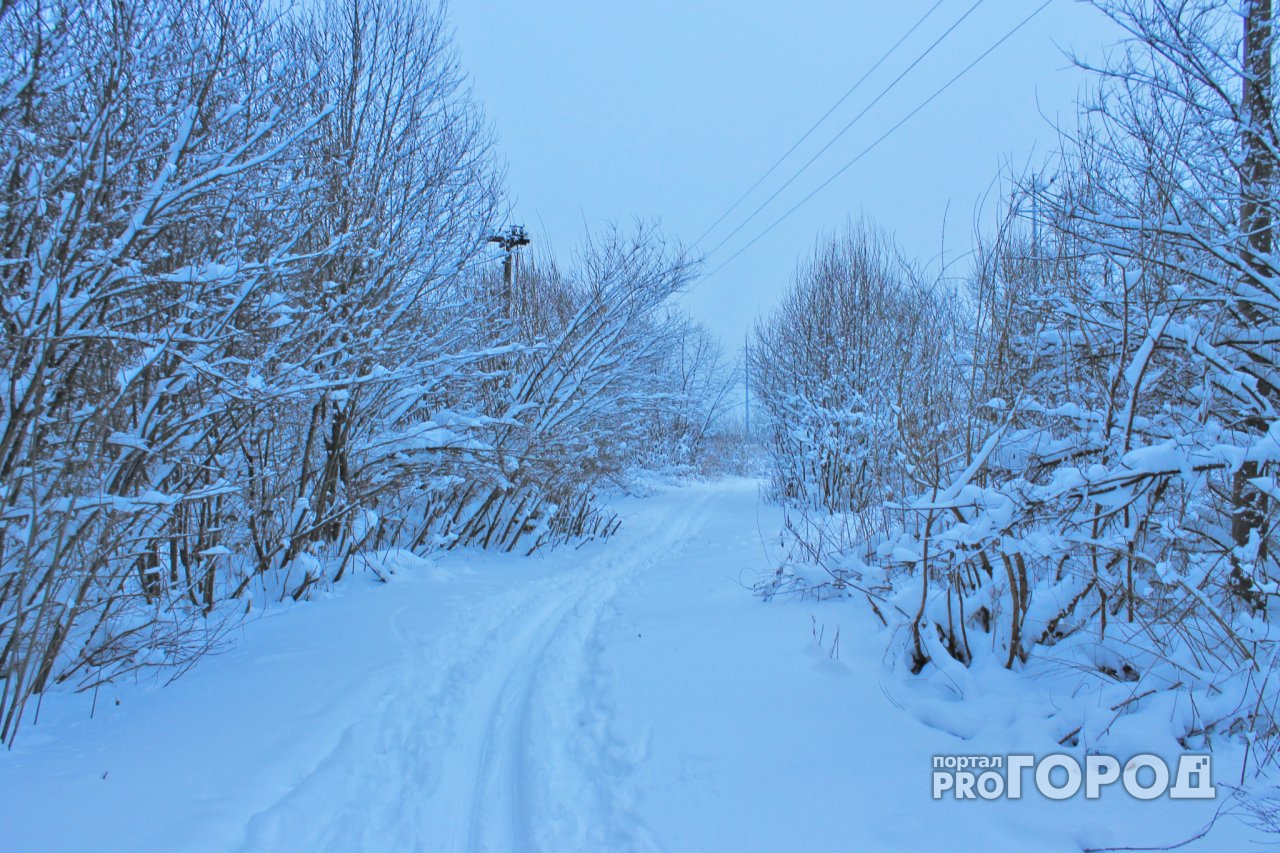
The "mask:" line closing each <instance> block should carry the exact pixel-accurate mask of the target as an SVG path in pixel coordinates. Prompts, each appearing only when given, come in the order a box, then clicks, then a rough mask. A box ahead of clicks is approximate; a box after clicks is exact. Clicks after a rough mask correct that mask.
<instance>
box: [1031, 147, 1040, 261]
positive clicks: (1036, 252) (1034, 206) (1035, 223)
mask: <svg viewBox="0 0 1280 853" xmlns="http://www.w3.org/2000/svg"><path fill="white" fill-rule="evenodd" d="M1031 271H1032V275H1033V276H1034V278H1035V280H1036V281H1039V280H1040V173H1039V172H1036V173H1035V174H1034V175H1032V176H1031Z"/></svg>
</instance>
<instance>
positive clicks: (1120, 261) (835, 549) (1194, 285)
mask: <svg viewBox="0 0 1280 853" xmlns="http://www.w3.org/2000/svg"><path fill="white" fill-rule="evenodd" d="M1096 5H1098V6H1099V7H1100V8H1102V10H1103V11H1104V12H1106V13H1107V14H1109V15H1111V16H1113V17H1114V18H1115V19H1116V20H1117V21H1118V22H1119V23H1120V24H1121V25H1122V26H1123V27H1124V28H1125V30H1126V31H1127V32H1128V33H1129V35H1130V38H1129V40H1128V42H1127V43H1126V44H1125V46H1124V49H1123V50H1121V51H1118V52H1117V53H1115V54H1114V55H1113V60H1112V62H1111V63H1110V64H1109V65H1107V66H1106V67H1105V68H1102V69H1098V73H1099V75H1100V77H1099V85H1098V88H1097V90H1096V91H1095V92H1094V93H1093V95H1092V98H1091V102H1090V104H1089V105H1088V108H1087V109H1086V110H1084V111H1082V115H1081V121H1080V126H1079V127H1078V128H1076V129H1074V130H1073V131H1072V132H1071V133H1070V134H1064V139H1063V143H1064V144H1063V148H1064V151H1065V153H1064V154H1063V155H1062V157H1061V160H1060V162H1058V163H1056V164H1054V169H1053V171H1055V172H1056V179H1055V180H1054V181H1053V183H1052V186H1051V187H1047V186H1046V184H1047V181H1045V180H1043V179H1039V180H1035V181H1033V180H1031V179H1028V180H1027V181H1026V182H1025V183H1024V184H1023V185H1022V186H1021V187H1020V190H1021V192H1020V195H1021V198H1020V199H1015V204H1013V205H1011V206H1010V207H1009V209H1007V210H1006V211H1005V217H1004V219H1003V221H1002V223H1001V225H1000V227H999V228H998V229H997V233H996V234H994V235H993V236H991V237H990V238H988V239H987V240H986V241H985V242H984V243H983V245H982V246H981V248H980V251H979V253H978V256H977V259H976V262H975V264H974V266H973V270H972V274H971V275H970V276H969V278H968V281H967V282H965V283H964V286H963V287H961V288H959V290H958V291H957V292H956V293H955V298H954V299H950V298H944V297H942V296H940V295H939V292H940V290H943V289H944V288H943V286H942V285H937V286H934V287H932V288H930V287H925V286H923V285H921V284H920V283H918V282H917V281H916V280H915V278H914V277H913V276H912V274H911V272H910V270H908V269H906V268H905V267H904V266H903V265H902V264H900V263H899V262H897V261H896V260H895V259H894V257H893V253H892V250H890V249H888V248H886V246H885V243H884V241H883V240H882V239H881V238H878V237H876V236H875V235H873V234H870V233H868V232H867V231H865V230H863V231H857V230H854V231H852V232H850V233H849V234H848V235H847V236H844V237H842V238H840V239H838V240H836V241H835V242H832V243H824V244H822V245H820V247H819V250H818V252H817V254H816V255H815V258H814V260H813V261H812V262H810V263H809V264H807V265H806V266H804V267H802V269H801V272H800V275H799V276H798V278H797V281H796V283H795V285H794V291H793V294H792V296H791V298H790V299H789V301H788V302H786V303H785V304H784V307H783V308H782V309H781V310H780V312H779V313H778V314H777V315H775V316H774V317H773V318H772V319H770V320H769V321H767V322H766V323H764V324H763V325H762V326H761V328H760V331H759V333H758V338H759V343H760V346H759V353H760V360H761V361H760V364H759V365H758V366H757V373H758V374H759V373H760V372H761V371H768V370H770V365H769V364H768V363H767V361H766V360H767V359H769V358H776V362H775V363H776V365H777V368H776V369H775V370H774V372H773V373H771V374H770V373H764V374H763V375H768V376H769V379H768V387H767V388H765V389H763V390H762V394H761V397H762V401H763V402H764V404H765V406H766V407H767V409H768V411H769V414H770V416H771V417H770V427H769V428H770V430H771V432H770V446H771V452H772V454H773V456H774V459H775V473H774V486H775V491H776V492H777V493H778V496H779V497H780V498H781V499H782V500H784V501H787V502H790V503H792V504H793V505H797V506H799V507H803V508H808V509H809V510H810V512H808V513H807V515H804V514H802V515H803V518H802V519H801V520H802V522H803V523H800V522H797V523H796V524H794V525H793V530H794V532H795V534H796V536H797V539H798V541H799V543H800V544H801V545H802V546H803V547H802V548H801V549H800V553H801V554H802V555H803V559H805V560H807V561H817V562H819V563H821V564H823V565H825V566H826V567H827V569H828V570H829V572H830V577H829V579H828V581H827V582H825V583H818V584H814V583H812V582H807V581H804V580H803V573H796V574H792V573H790V572H789V571H788V569H787V568H786V567H784V568H783V569H782V570H780V572H779V575H778V577H777V578H775V579H773V580H772V581H771V582H770V583H769V584H767V585H766V587H765V588H764V591H765V592H774V591H777V590H779V589H784V588H801V589H807V590H809V591H813V592H819V593H824V594H826V593H839V594H844V593H849V592H853V593H855V594H859V595H863V594H865V595H866V596H867V600H868V601H870V602H871V603H872V606H874V607H875V608H876V611H877V613H879V614H880V615H881V618H883V619H885V620H886V623H888V624H890V625H895V624H896V625H897V626H899V627H900V629H901V630H900V631H899V632H898V633H897V635H896V636H897V637H899V638H900V643H901V645H900V650H901V652H902V657H903V659H904V660H906V661H907V662H909V664H910V666H911V668H912V669H913V670H915V671H920V670H922V669H924V668H926V667H928V666H930V665H933V666H937V667H944V668H945V667H947V666H954V665H956V664H959V665H970V664H972V663H973V662H974V661H975V659H978V658H982V657H985V656H991V655H994V656H995V657H996V658H998V660H999V662H1000V663H1001V664H1003V665H1005V666H1007V667H1010V668H1013V669H1019V668H1021V667H1023V666H1024V664H1025V663H1026V662H1027V661H1028V660H1030V659H1031V658H1032V657H1034V656H1037V655H1052V656H1053V657H1054V658H1055V659H1056V660H1058V661H1059V662H1060V663H1063V664H1065V665H1067V666H1072V667H1077V668H1078V669H1079V670H1080V671H1081V672H1085V673H1092V674H1093V675H1094V676H1096V677H1097V678H1099V679H1102V680H1103V681H1104V682H1106V681H1110V682H1116V683H1123V684H1126V685H1128V686H1129V689H1130V691H1131V696H1130V699H1129V700H1127V701H1126V702H1124V703H1122V710H1134V709H1136V708H1138V707H1140V706H1141V705H1142V703H1148V704H1149V703H1153V702H1161V701H1163V699H1162V698H1161V697H1163V696H1168V695H1169V694H1170V693H1171V692H1174V693H1177V695H1178V696H1180V697H1182V699H1184V700H1189V701H1185V702H1182V703H1181V704H1180V705H1179V707H1180V708H1190V709H1191V710H1190V711H1188V712H1187V713H1185V714H1179V715H1178V716H1177V720H1179V721H1180V722H1178V726H1179V727H1180V728H1179V730H1178V732H1177V735H1178V737H1179V738H1180V740H1181V741H1182V742H1183V743H1184V745H1187V746H1203V745H1205V744H1211V743H1212V742H1213V741H1214V740H1215V739H1216V738H1222V737H1236V736H1239V737H1241V738H1242V739H1243V740H1244V741H1245V742H1246V743H1247V745H1248V748H1249V750H1250V752H1251V758H1250V761H1251V764H1252V766H1254V767H1258V766H1268V765H1272V764H1273V763H1274V760H1275V758H1276V754H1277V749H1278V748H1280V678H1278V677H1277V675H1278V673H1277V672H1276V669H1275V661H1276V659H1277V655H1278V654H1280V645H1277V642H1276V632H1275V629H1274V621H1275V612H1276V609H1277V602H1276V595H1277V594H1278V593H1280V586H1278V585H1277V580H1278V579H1280V565H1277V552H1276V545H1277V542H1276V533H1275V519H1276V507H1277V505H1278V504H1277V502H1278V501H1280V483H1278V482H1277V478H1276V471H1277V467H1276V466H1277V462H1280V425H1278V422H1277V409H1278V407H1280V390H1278V389H1280V372H1278V370H1277V367H1278V364H1280V361H1278V359H1277V345H1278V344H1280V274H1278V273H1280V264H1278V263H1277V257H1276V254H1275V246H1274V230H1275V222H1276V219H1275V217H1276V214H1277V207H1278V206H1280V191H1278V189H1277V185H1276V168H1275V166H1276V162H1277V154H1278V153H1280V146H1278V145H1277V140H1278V139H1280V136H1278V135H1277V126H1276V121H1275V116H1274V110H1273V102H1274V90H1273V87H1272V82H1271V78H1272V69H1271V58H1272V56H1273V53H1274V49H1275V43H1274V38H1273V31H1272V26H1271V20H1270V17H1271V13H1270V8H1269V4H1265V5H1264V4H1261V3H1257V2H1252V0H1250V2H1246V3H1244V9H1245V13H1246V14H1245V16H1244V17H1245V32H1246V33H1248V34H1249V35H1248V37H1247V38H1246V39H1242V37H1241V15H1240V14H1239V11H1238V10H1237V8H1236V7H1235V5H1233V4H1219V3H1178V4H1173V3H1165V2H1142V0H1115V2H1110V0H1104V2H1099V3H1097V4H1096ZM1242 56H1243V57H1244V58H1245V61H1244V63H1243V65H1242V62H1241V57H1242ZM1033 193H1034V194H1035V196H1036V197H1035V199H1034V201H1035V202H1036V203H1035V204H1032V203H1030V202H1031V200H1032V199H1031V194H1033ZM1032 211H1038V215H1039V221H1037V222H1034V223H1032V222H1029V221H1028V220H1029V216H1030V214H1031V212H1032ZM815 508H816V509H821V510H824V511H827V512H833V511H834V512H837V513H839V514H837V515H823V514H820V513H815V512H813V511H812V510H813V509H815ZM1162 707H1163V706H1162ZM1109 719H1110V717H1109V715H1094V718H1090V719H1077V720H1074V721H1071V720H1064V722H1063V731H1062V735H1063V742H1064V743H1075V742H1077V741H1082V740H1083V741H1084V742H1086V743H1089V744H1093V743H1097V742H1098V739H1100V738H1102V737H1104V736H1105V731H1106V727H1107V726H1109V724H1110V723H1109Z"/></svg>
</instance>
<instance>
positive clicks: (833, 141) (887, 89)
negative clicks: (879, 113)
mask: <svg viewBox="0 0 1280 853" xmlns="http://www.w3.org/2000/svg"><path fill="white" fill-rule="evenodd" d="M983 2H985V0H976V2H975V3H974V4H973V5H972V6H970V7H969V8H968V9H966V10H965V12H964V14H962V15H961V16H960V17H959V18H957V19H956V20H955V21H954V22H952V24H951V26H949V27H947V29H946V30H944V31H943V33H942V35H940V36H938V38H936V39H935V40H934V41H933V43H932V44H930V45H929V46H928V47H927V48H925V49H924V52H923V53H921V54H920V55H919V56H917V57H916V58H915V59H914V60H913V61H912V62H911V64H910V65H908V66H907V67H906V68H904V69H903V70H902V72H901V73H900V74H898V76H897V77H895V78H893V80H892V81H890V83H889V85H887V86H885V87H884V88H883V89H882V90H880V94H878V95H876V96H875V98H873V99H872V100H871V102H870V103H869V104H867V105H866V106H865V107H863V108H862V110H861V112H859V113H858V114H857V115H855V116H854V117H853V118H852V119H851V120H850V121H849V123H848V124H846V125H845V126H844V127H843V128H841V129H840V131H839V132H838V133H837V134H836V135H835V136H833V137H832V138H831V139H830V140H829V141H828V142H827V144H826V145H824V146H822V147H821V148H820V149H818V151H817V153H816V154H814V155H813V156H812V157H810V158H809V159H808V160H807V161H806V162H805V164H804V165H803V166H801V167H800V168H799V169H797V170H796V171H795V172H794V173H793V174H792V175H791V177H789V178H787V180H786V181H784V182H783V184H782V186H780V187H778V188H777V189H776V190H774V191H773V194H772V195H770V196H769V197H768V198H766V199H765V200H764V201H762V202H760V204H759V206H758V207H756V209H755V210H753V211H751V213H750V215H748V216H747V218H746V219H744V220H742V221H741V222H739V223H738V225H737V227H736V228H734V229H733V230H732V231H730V232H729V233H728V234H727V235H725V237H724V239H722V240H721V241H720V242H719V243H716V244H715V246H713V247H711V250H710V251H708V252H707V255H708V256H710V255H714V254H715V253H716V252H717V251H719V250H720V249H721V248H722V247H723V246H724V244H725V243H728V242H729V241H730V240H732V239H733V238H734V237H735V236H736V235H737V234H738V232H740V231H741V230H742V229H743V228H745V227H747V225H748V224H750V222H751V221H752V220H753V219H755V218H756V217H757V216H759V215H760V212H761V211H763V210H764V209H765V208H766V207H768V206H769V205H770V204H771V203H772V202H773V200H774V199H776V198H777V197H778V196H779V195H781V194H782V192H783V191H784V190H785V189H786V188H787V187H789V186H791V184H793V183H794V182H795V180H796V178H799V177H800V176H801V175H802V174H804V173H805V172H806V171H807V170H808V169H809V167H810V166H812V165H813V164H814V163H815V162H816V161H817V160H818V158H819V157H821V156H822V155H823V154H825V153H827V151H829V150H830V149H831V146H833V145H835V144H836V143H837V142H839V141H840V139H841V137H843V136H844V135H845V134H846V133H848V132H849V131H850V130H851V129H852V128H853V126H854V125H855V124H857V123H858V122H859V121H861V120H862V118H863V116H865V115H866V114H867V113H868V112H870V111H871V109H872V108H873V107H875V105H876V104H878V103H880V101H881V100H883V99H884V98H885V97H886V96H887V95H888V94H889V93H890V92H892V91H893V90H894V88H895V87H896V86H897V85H898V84H899V83H901V82H902V80H903V78H905V77H906V76H907V75H908V74H910V73H911V72H912V71H913V70H914V69H915V67H916V66H917V65H919V64H920V63H921V62H923V61H924V60H925V58H927V57H928V56H929V55H930V54H931V53H933V51H934V50H936V49H937V47H938V45H940V44H942V42H944V41H945V40H946V39H947V37H948V36H950V35H951V33H953V32H955V30H956V28H957V27H959V26H960V25H961V24H962V23H964V21H965V19H967V18H968V17H969V16H970V15H972V14H973V13H974V12H975V11H976V10H977V8H978V7H979V6H981V5H982V4H983Z"/></svg>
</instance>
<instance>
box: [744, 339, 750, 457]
mask: <svg viewBox="0 0 1280 853" xmlns="http://www.w3.org/2000/svg"><path fill="white" fill-rule="evenodd" d="M742 405H743V408H744V409H745V411H746V424H745V426H746V431H747V437H748V438H750V437H751V338H750V336H749V335H748V333H746V332H743V333H742Z"/></svg>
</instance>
